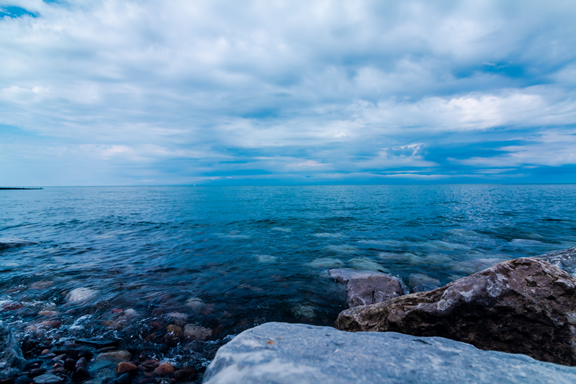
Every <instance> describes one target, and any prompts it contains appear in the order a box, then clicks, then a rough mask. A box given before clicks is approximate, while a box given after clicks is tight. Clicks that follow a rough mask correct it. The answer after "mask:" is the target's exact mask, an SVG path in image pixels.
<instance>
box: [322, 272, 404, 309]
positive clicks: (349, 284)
mask: <svg viewBox="0 0 576 384" xmlns="http://www.w3.org/2000/svg"><path fill="white" fill-rule="evenodd" d="M329 273H330V276H331V277H333V278H334V279H336V281H338V282H339V283H341V284H345V285H346V293H347V299H348V300H347V301H348V306H350V307H356V306H359V305H368V304H375V303H381V302H383V301H387V300H390V299H392V298H394V297H398V296H401V295H403V294H404V292H405V289H404V286H403V284H402V281H401V280H400V279H399V278H397V277H395V276H391V275H388V274H386V273H381V272H374V271H358V270H355V269H348V268H340V269H331V270H330V271H329Z"/></svg>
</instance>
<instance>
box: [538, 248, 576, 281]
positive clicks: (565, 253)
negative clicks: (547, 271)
mask: <svg viewBox="0 0 576 384" xmlns="http://www.w3.org/2000/svg"><path fill="white" fill-rule="evenodd" d="M537 258H538V259H540V260H544V261H547V262H549V263H550V264H552V265H555V266H557V267H558V268H560V269H563V270H565V271H566V272H568V273H569V274H571V275H572V276H574V277H576V247H574V248H570V249H564V250H562V251H556V252H550V253H546V254H544V255H540V256H537Z"/></svg>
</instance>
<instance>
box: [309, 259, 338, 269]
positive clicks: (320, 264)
mask: <svg viewBox="0 0 576 384" xmlns="http://www.w3.org/2000/svg"><path fill="white" fill-rule="evenodd" d="M308 265H309V266H311V267H314V268H337V267H343V266H344V262H343V261H342V260H340V259H336V258H333V257H323V258H320V259H315V260H313V261H311V262H310V263H308Z"/></svg>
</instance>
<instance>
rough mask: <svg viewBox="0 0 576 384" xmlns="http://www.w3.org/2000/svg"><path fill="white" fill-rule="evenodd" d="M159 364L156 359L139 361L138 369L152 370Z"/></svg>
mask: <svg viewBox="0 0 576 384" xmlns="http://www.w3.org/2000/svg"><path fill="white" fill-rule="evenodd" d="M159 365H160V362H159V361H158V360H146V361H143V362H141V363H140V365H139V366H138V370H139V371H153V370H154V369H156V368H157V367H158V366H159Z"/></svg>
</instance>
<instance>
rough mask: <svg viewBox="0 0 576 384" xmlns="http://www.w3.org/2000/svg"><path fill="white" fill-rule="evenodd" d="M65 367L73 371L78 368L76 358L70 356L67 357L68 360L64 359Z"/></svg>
mask: <svg viewBox="0 0 576 384" xmlns="http://www.w3.org/2000/svg"><path fill="white" fill-rule="evenodd" d="M64 368H66V369H67V370H69V371H73V370H74V369H75V368H76V360H74V359H70V358H68V359H66V361H64Z"/></svg>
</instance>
